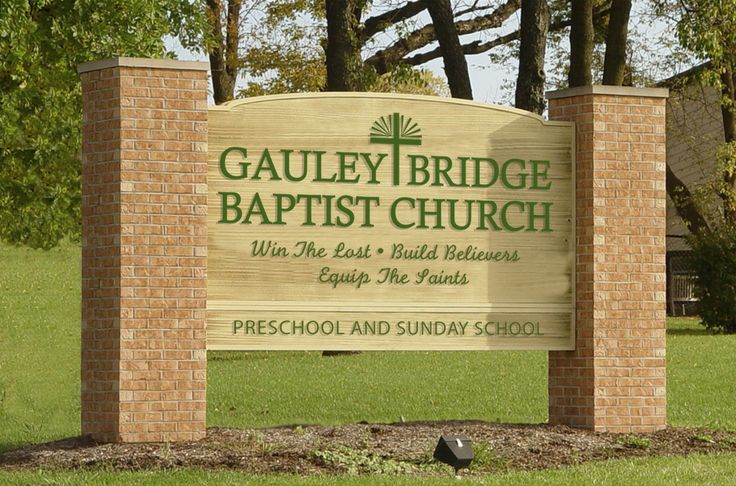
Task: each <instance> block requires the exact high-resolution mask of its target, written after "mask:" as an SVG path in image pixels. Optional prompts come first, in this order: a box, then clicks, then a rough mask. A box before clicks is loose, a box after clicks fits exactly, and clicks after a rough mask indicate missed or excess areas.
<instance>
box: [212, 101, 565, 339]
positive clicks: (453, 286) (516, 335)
mask: <svg viewBox="0 0 736 486" xmlns="http://www.w3.org/2000/svg"><path fill="white" fill-rule="evenodd" d="M573 140H574V127H573V126H572V124H569V123H563V122H550V121H545V120H543V119H542V118H540V117H538V116H535V115H533V114H530V113H527V112H523V111H519V110H515V109H511V108H504V107H499V106H492V105H483V104H477V103H471V102H466V101H459V100H450V99H442V98H430V97H420V96H405V95H387V94H373V93H327V94H304V95H287V96H270V97H262V98H253V99H248V100H241V101H235V102H231V103H229V104H227V105H224V106H220V107H214V108H212V109H211V110H210V112H209V182H208V186H209V196H208V198H209V199H208V205H209V206H208V232H209V237H208V238H209V245H208V309H207V347H208V349H242V350H249V349H250V350H255V349H268V350H286V349H293V350H320V349H329V350H487V349H547V350H553V349H554V350H561V349H572V348H573V342H574V339H573V337H574V322H573V320H574V277H573V275H574V273H573V270H574V264H575V262H574V246H573V245H574V242H575V241H574V239H575V233H574V231H575V228H574V214H573V210H574V181H573V175H572V174H573V171H572V164H573V154H574V149H573Z"/></svg>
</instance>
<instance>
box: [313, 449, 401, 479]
mask: <svg viewBox="0 0 736 486" xmlns="http://www.w3.org/2000/svg"><path fill="white" fill-rule="evenodd" d="M314 457H317V458H319V459H321V460H323V461H324V462H326V463H330V464H334V465H336V466H340V467H342V468H344V469H345V471H346V472H347V473H348V474H350V475H357V474H410V473H412V472H414V471H415V470H416V467H415V466H414V465H413V464H410V463H408V462H402V461H396V460H394V459H390V458H387V457H381V456H378V455H376V454H373V453H370V452H368V451H365V450H357V449H351V448H349V447H341V448H339V449H337V450H330V451H314Z"/></svg>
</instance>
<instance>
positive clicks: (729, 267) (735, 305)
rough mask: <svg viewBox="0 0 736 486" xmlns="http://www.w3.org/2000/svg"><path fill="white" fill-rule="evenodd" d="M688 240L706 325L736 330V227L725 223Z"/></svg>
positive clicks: (696, 287) (708, 327) (713, 329)
mask: <svg viewBox="0 0 736 486" xmlns="http://www.w3.org/2000/svg"><path fill="white" fill-rule="evenodd" d="M688 241H689V243H690V246H691V247H692V249H693V251H692V255H691V259H690V262H691V266H692V269H693V271H694V273H695V275H696V281H695V296H696V297H697V298H698V299H699V302H698V309H699V315H700V317H701V319H702V324H703V325H704V326H705V327H706V328H707V329H709V330H711V331H721V332H726V333H736V226H733V225H727V224H722V225H720V226H718V227H717V228H716V229H714V230H713V231H710V232H707V233H705V234H703V235H691V236H690V238H689V240H688Z"/></svg>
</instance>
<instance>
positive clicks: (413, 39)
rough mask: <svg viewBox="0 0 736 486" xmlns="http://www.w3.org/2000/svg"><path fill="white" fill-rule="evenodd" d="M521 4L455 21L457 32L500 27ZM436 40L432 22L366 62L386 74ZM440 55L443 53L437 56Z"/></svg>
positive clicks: (514, 0) (508, 4)
mask: <svg viewBox="0 0 736 486" xmlns="http://www.w3.org/2000/svg"><path fill="white" fill-rule="evenodd" d="M520 5H521V0H508V1H507V2H505V3H504V4H502V5H500V6H499V7H498V8H497V9H496V10H494V11H493V12H491V13H489V14H487V15H483V16H481V17H476V18H473V19H469V20H461V21H458V22H455V27H456V28H457V33H458V34H459V35H464V34H471V33H473V32H480V31H482V30H486V29H493V28H496V27H500V26H501V25H502V24H503V23H504V22H505V21H506V19H508V18H509V17H510V16H511V15H512V14H513V13H514V12H516V11H517V10H519V7H520ZM434 41H435V33H434V27H432V25H431V24H430V25H425V26H424V27H422V28H420V29H417V30H415V31H414V32H411V33H410V34H408V35H407V36H406V37H403V38H401V39H399V40H398V41H397V42H395V43H394V44H392V45H391V46H389V47H387V48H385V49H382V50H380V51H378V52H376V53H375V54H373V55H372V56H371V57H369V58H368V59H366V61H365V62H366V64H368V65H371V66H373V67H374V68H375V69H376V71H377V72H378V74H384V73H386V72H388V71H389V70H390V69H391V66H393V65H395V64H397V63H398V62H400V61H401V60H402V58H403V57H404V56H405V55H407V54H409V53H410V52H412V51H415V50H417V49H421V48H422V47H424V46H426V45H427V44H430V43H431V42H434ZM440 55H441V54H439V55H438V56H437V57H439V56H440Z"/></svg>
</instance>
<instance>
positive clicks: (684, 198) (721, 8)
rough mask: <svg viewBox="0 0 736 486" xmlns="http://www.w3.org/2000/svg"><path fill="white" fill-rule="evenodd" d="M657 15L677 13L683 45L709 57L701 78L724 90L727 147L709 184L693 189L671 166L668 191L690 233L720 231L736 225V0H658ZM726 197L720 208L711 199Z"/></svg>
mask: <svg viewBox="0 0 736 486" xmlns="http://www.w3.org/2000/svg"><path fill="white" fill-rule="evenodd" d="M655 5H656V8H657V13H658V14H660V15H674V16H675V18H676V22H677V37H678V40H679V42H680V44H681V45H682V46H683V47H684V48H685V49H687V50H689V51H690V52H692V53H693V54H694V55H695V56H697V57H699V58H700V59H708V60H709V61H708V62H707V63H706V64H704V65H703V66H702V68H701V69H699V70H698V72H697V74H696V75H697V76H698V77H699V78H700V79H701V80H704V81H705V82H706V83H708V84H710V85H712V86H714V87H715V88H716V89H717V90H719V91H720V93H721V115H722V119H723V135H724V141H725V143H724V145H723V147H721V148H720V149H719V150H718V151H717V154H716V156H715V157H714V158H715V164H714V166H715V170H714V173H713V177H712V179H711V181H709V183H708V184H705V185H704V186H703V187H701V188H699V189H698V190H696V191H691V190H690V189H688V188H687V187H686V186H685V184H684V183H683V182H682V181H681V180H680V179H678V178H677V177H676V175H675V174H674V173H673V172H672V170H670V169H669V168H668V172H667V192H668V193H669V194H670V197H671V199H672V201H673V203H674V205H675V208H676V209H677V212H678V214H679V215H680V216H681V217H682V219H683V220H684V221H685V224H686V225H687V226H688V227H689V229H690V231H691V232H692V233H694V234H696V235H700V234H704V233H705V232H708V231H714V230H716V229H717V227H718V226H719V225H721V224H726V225H730V226H733V225H736V77H735V74H736V2H735V1H734V0H728V1H721V0H656V1H655ZM696 193H698V194H699V195H700V199H701V200H706V202H705V203H704V204H698V198H697V197H695V196H696V195H697V194H696ZM713 196H715V197H716V198H718V200H720V203H721V204H720V205H719V206H718V208H719V212H718V213H717V214H715V215H714V214H712V211H709V207H712V205H710V204H708V202H707V200H709V199H711V198H712V197H713Z"/></svg>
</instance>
